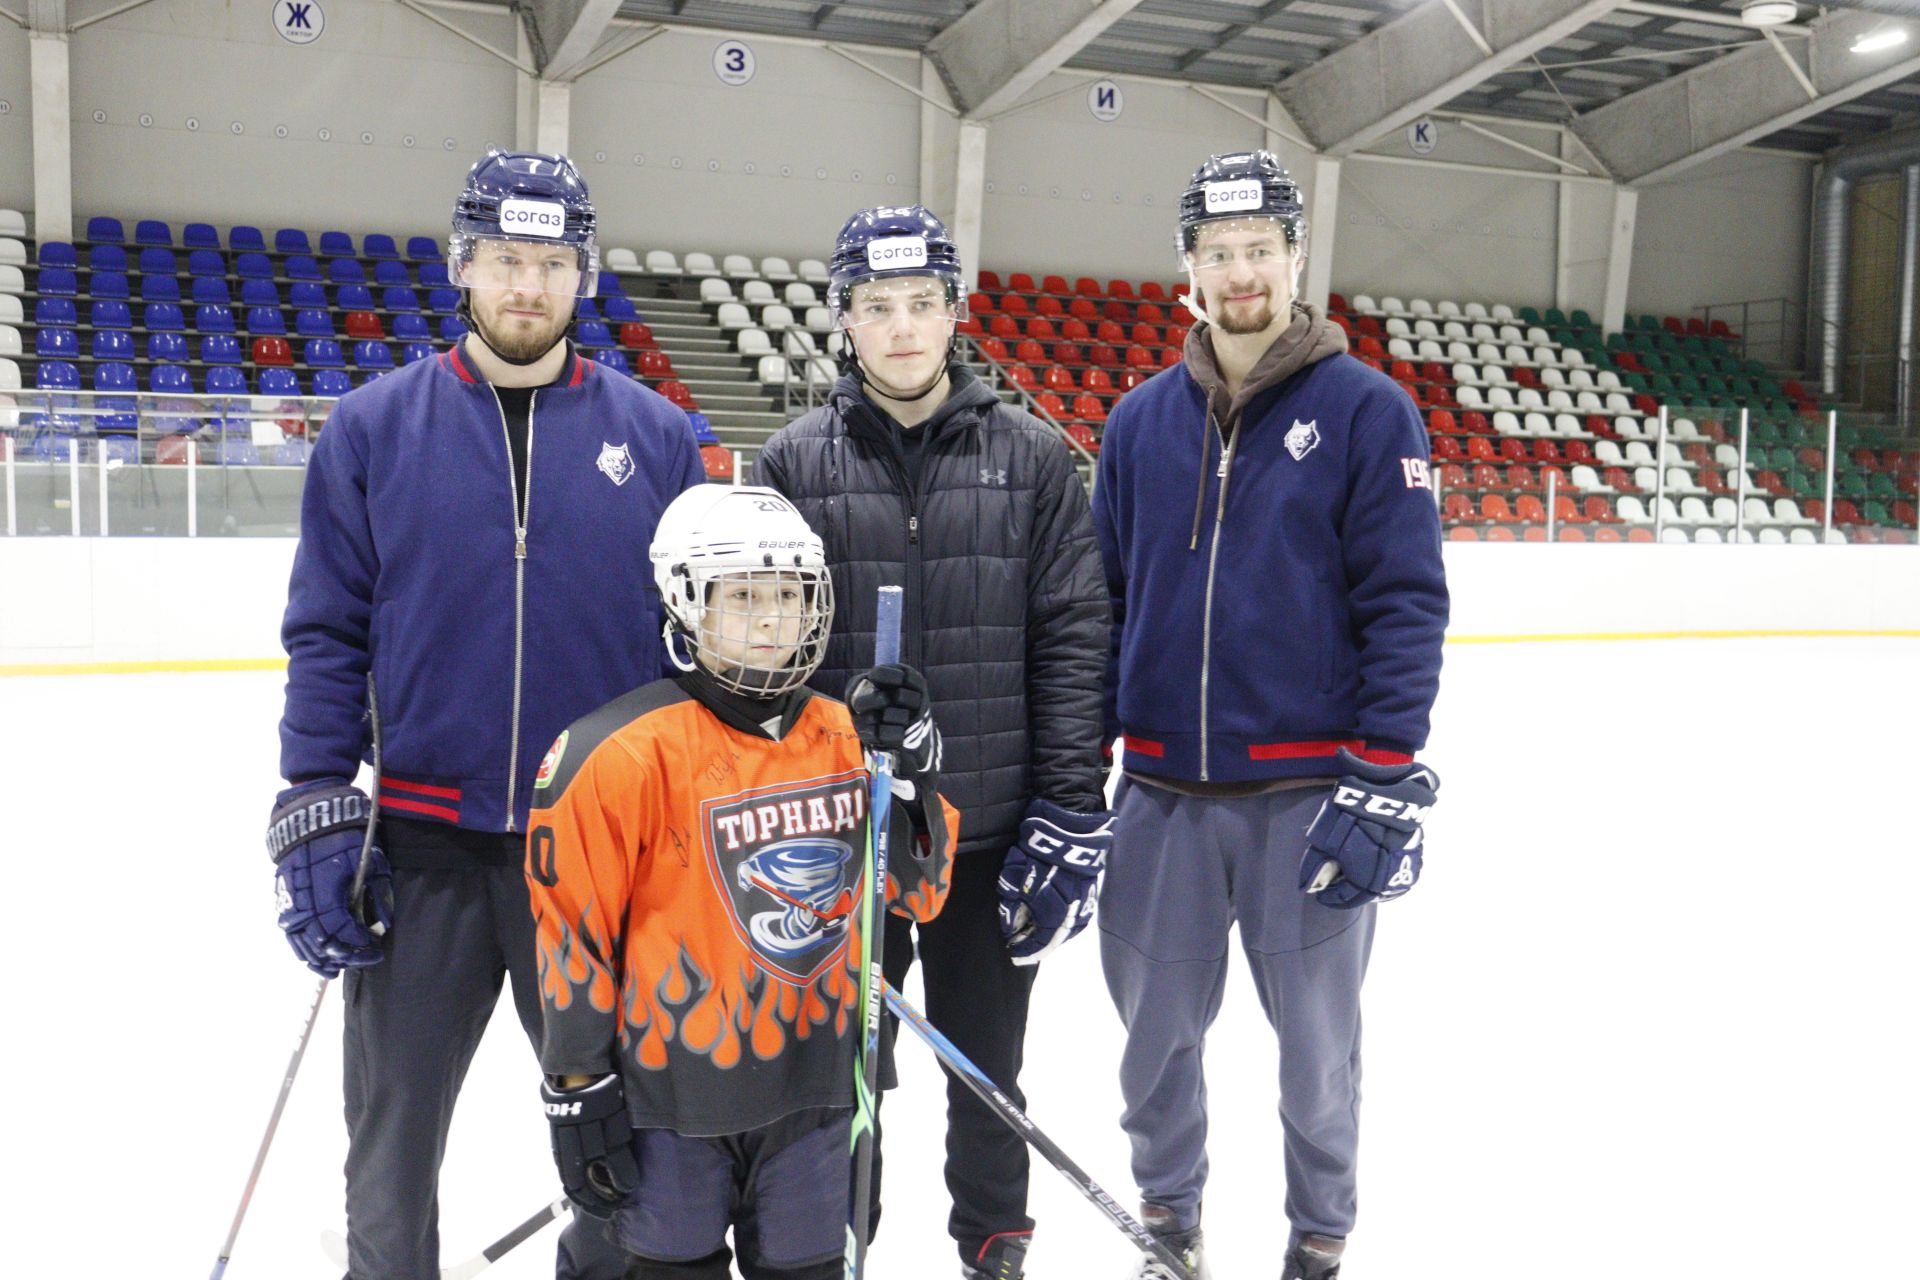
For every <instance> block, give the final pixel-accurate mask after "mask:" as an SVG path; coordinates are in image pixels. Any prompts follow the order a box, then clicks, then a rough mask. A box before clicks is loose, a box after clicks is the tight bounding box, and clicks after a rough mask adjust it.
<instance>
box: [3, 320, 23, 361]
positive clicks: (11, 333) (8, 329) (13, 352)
mask: <svg viewBox="0 0 1920 1280" xmlns="http://www.w3.org/2000/svg"><path fill="white" fill-rule="evenodd" d="M22 353H23V352H22V348H21V345H20V331H19V330H18V329H16V328H14V327H13V326H12V325H10V324H0V356H17V355H21V354H22Z"/></svg>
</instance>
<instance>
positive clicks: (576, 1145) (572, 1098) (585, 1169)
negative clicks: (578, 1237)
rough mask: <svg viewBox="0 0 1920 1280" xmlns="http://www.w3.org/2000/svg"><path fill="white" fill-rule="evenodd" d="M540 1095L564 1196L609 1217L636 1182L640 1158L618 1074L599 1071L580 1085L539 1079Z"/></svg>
mask: <svg viewBox="0 0 1920 1280" xmlns="http://www.w3.org/2000/svg"><path fill="white" fill-rule="evenodd" d="M540 1101H542V1102H544V1103H545V1104H546V1107H547V1124H548V1125H550V1126H551V1127H552V1130H553V1163H554V1165H555V1166H556V1167H557V1168H558V1169H559V1170H560V1185H561V1186H563V1187H565V1188H566V1191H567V1199H569V1200H571V1201H573V1203H574V1204H575V1205H576V1206H577V1207H578V1208H579V1209H580V1211H581V1212H582V1213H589V1214H592V1215H593V1216H594V1217H596V1218H611V1217H612V1216H613V1213H614V1210H616V1209H618V1208H619V1207H620V1205H621V1204H622V1202H624V1201H625V1200H626V1198H627V1194H628V1193H629V1192H631V1191H632V1190H633V1189H634V1188H635V1187H637V1186H639V1185H640V1159H639V1157H638V1155H636V1154H635V1151H634V1145H633V1129H632V1128H631V1127H630V1126H629V1125H628V1123H627V1095H626V1091H625V1089H624V1088H622V1087H621V1084H620V1077H619V1076H618V1075H606V1076H601V1077H600V1078H599V1079H598V1080H596V1081H594V1082H593V1083H592V1084H590V1085H588V1086H586V1087H585V1088H583V1089H556V1088H554V1087H553V1083H552V1081H551V1080H543V1081H541V1083H540Z"/></svg>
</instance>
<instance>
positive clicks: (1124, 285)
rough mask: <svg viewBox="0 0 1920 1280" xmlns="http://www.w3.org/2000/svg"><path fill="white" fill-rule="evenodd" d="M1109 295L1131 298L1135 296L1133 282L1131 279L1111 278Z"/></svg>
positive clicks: (1108, 284) (1108, 283) (1108, 289)
mask: <svg viewBox="0 0 1920 1280" xmlns="http://www.w3.org/2000/svg"><path fill="white" fill-rule="evenodd" d="M1107 296H1108V297H1109V298H1131V297H1133V296H1134V294H1133V283H1132V282H1131V281H1129V280H1109V281H1107Z"/></svg>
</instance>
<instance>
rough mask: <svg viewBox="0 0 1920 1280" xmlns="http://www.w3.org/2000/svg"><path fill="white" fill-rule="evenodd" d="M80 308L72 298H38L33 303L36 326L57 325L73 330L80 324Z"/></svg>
mask: <svg viewBox="0 0 1920 1280" xmlns="http://www.w3.org/2000/svg"><path fill="white" fill-rule="evenodd" d="M79 316H80V308H79V306H78V305H77V304H75V302H74V300H73V299H72V298H36V299H34V302H33V322H34V323H35V324H41V325H46V324H55V325H60V326H62V327H64V328H68V329H71V328H73V327H74V326H75V325H77V324H79V323H80V320H79Z"/></svg>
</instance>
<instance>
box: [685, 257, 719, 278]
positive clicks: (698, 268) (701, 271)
mask: <svg viewBox="0 0 1920 1280" xmlns="http://www.w3.org/2000/svg"><path fill="white" fill-rule="evenodd" d="M683 265H684V266H685V267H686V270H687V274H688V275H690V276H717V275H719V274H720V268H719V267H717V266H715V265H714V262H713V255H712V254H710V253H690V254H688V255H687V256H686V260H685V262H684V264H683Z"/></svg>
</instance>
